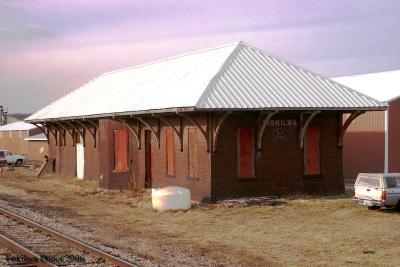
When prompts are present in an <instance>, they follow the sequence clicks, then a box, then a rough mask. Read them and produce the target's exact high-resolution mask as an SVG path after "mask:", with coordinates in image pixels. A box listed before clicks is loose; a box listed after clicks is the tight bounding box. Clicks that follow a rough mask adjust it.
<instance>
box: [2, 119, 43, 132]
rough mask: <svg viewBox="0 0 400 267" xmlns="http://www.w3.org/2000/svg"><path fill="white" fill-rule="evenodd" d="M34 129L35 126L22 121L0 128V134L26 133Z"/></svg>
mask: <svg viewBox="0 0 400 267" xmlns="http://www.w3.org/2000/svg"><path fill="white" fill-rule="evenodd" d="M34 128H36V126H34V125H32V124H30V123H26V122H23V121H17V122H13V123H9V124H6V125H3V126H0V132H6V131H27V130H31V129H34Z"/></svg>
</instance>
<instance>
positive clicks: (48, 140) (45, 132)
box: [31, 122, 50, 143]
mask: <svg viewBox="0 0 400 267" xmlns="http://www.w3.org/2000/svg"><path fill="white" fill-rule="evenodd" d="M31 124H32V125H34V126H35V127H36V128H39V129H40V130H41V131H42V132H43V133H44V135H45V136H46V138H47V143H49V142H50V139H49V130H48V129H47V128H46V127H45V126H44V125H42V126H39V124H37V123H32V122H31ZM46 129H47V131H46Z"/></svg>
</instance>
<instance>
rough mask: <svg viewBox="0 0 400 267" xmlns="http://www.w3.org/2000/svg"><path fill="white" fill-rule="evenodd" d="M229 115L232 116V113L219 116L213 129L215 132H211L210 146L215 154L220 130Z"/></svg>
mask: <svg viewBox="0 0 400 267" xmlns="http://www.w3.org/2000/svg"><path fill="white" fill-rule="evenodd" d="M231 114H232V111H228V112H225V113H224V114H223V115H222V116H221V118H219V120H218V123H217V127H215V130H214V131H213V146H212V149H213V152H217V151H218V137H219V133H220V132H221V128H222V125H223V123H224V121H225V120H226V118H227V117H228V116H229V115H231Z"/></svg>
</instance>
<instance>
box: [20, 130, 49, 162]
mask: <svg viewBox="0 0 400 267" xmlns="http://www.w3.org/2000/svg"><path fill="white" fill-rule="evenodd" d="M24 140H25V141H27V142H28V151H27V155H28V159H29V160H37V161H41V160H43V158H44V156H45V155H48V154H49V146H48V143H47V137H46V135H45V134H43V133H41V134H37V135H33V136H29V137H26V138H24Z"/></svg>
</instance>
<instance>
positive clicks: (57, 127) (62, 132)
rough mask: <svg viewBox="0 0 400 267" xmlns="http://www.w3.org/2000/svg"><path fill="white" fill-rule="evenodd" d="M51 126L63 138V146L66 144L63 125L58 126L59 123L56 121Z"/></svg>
mask: <svg viewBox="0 0 400 267" xmlns="http://www.w3.org/2000/svg"><path fill="white" fill-rule="evenodd" d="M52 126H53V127H54V128H55V129H56V130H57V131H58V132H59V133H60V134H61V137H62V139H63V146H65V145H66V131H65V129H64V128H63V127H61V128H60V127H59V125H58V124H57V123H56V122H53V123H52Z"/></svg>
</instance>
